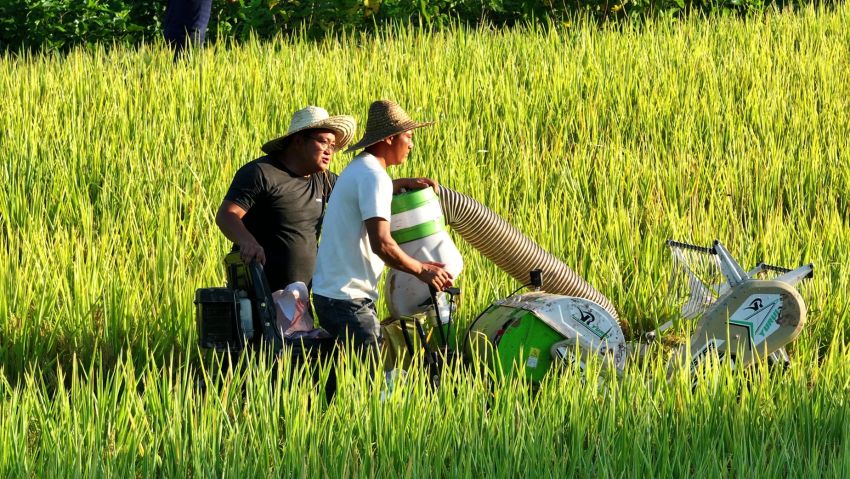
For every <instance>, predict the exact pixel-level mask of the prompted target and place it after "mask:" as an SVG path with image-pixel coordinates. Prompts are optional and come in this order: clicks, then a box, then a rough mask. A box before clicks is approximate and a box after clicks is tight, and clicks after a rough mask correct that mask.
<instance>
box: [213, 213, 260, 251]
mask: <svg viewBox="0 0 850 479" xmlns="http://www.w3.org/2000/svg"><path fill="white" fill-rule="evenodd" d="M215 223H216V224H217V225H218V229H220V230H221V232H222V233H224V236H225V237H226V238H227V239H229V240H230V241H232V242H233V243H235V244H237V245H238V244H242V243H246V242H256V241H257V240H256V238H254V235H252V234H251V232H250V231H248V228H246V227H245V224H244V223H243V222H242V219H241V218H239V216H237V215H236V214H235V213H230V212H219V214H217V215H216V217H215Z"/></svg>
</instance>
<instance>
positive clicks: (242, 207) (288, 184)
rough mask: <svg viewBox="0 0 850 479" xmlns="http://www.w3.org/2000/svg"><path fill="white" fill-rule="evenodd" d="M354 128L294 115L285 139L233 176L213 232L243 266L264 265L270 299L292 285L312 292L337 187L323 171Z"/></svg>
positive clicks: (342, 121) (312, 109)
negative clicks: (321, 241) (325, 218)
mask: <svg viewBox="0 0 850 479" xmlns="http://www.w3.org/2000/svg"><path fill="white" fill-rule="evenodd" d="M356 127H357V124H356V122H355V121H354V118H353V117H351V116H348V115H337V116H330V115H328V112H327V111H325V110H324V109H323V108H319V107H316V106H308V107H306V108H304V109H302V110H298V111H296V112H295V114H294V115H293V116H292V121H291V122H290V124H289V130H288V131H287V132H286V134H284V135H283V136H281V137H279V138H276V139H274V140H271V141H269V142H267V143H266V144H264V145H263V147H262V150H263V152H265V153H266V155H265V156H262V157H260V158H257V159H256V160H254V161H252V162H250V163H248V164H246V165H244V166H242V167H241V168H240V169H239V171H237V172H236V176H235V177H234V178H233V182H232V183H231V185H230V189H229V190H228V191H227V194H226V195H225V197H224V201H222V203H221V206H220V207H219V209H218V213H217V214H216V218H215V220H216V224H217V225H218V227H219V228H220V229H221V231H222V233H224V235H225V236H226V237H227V238H228V239H229V240H231V241H232V242H233V243H234V244H235V245H236V246H238V247H239V250H240V253H241V256H242V259H243V261H245V262H246V263H247V262H250V261H253V260H256V261H259V262H260V263H263V264H265V266H266V267H265V272H266V276H267V277H268V280H269V286H271V288H272V291H274V290H278V289H283V288H285V287H286V286H287V285H289V284H291V283H294V282H296V281H302V282H304V283H305V284H310V281H311V279H312V276H313V267H314V266H315V263H316V249H317V242H318V236H319V231H320V229H321V223H322V215H323V214H324V210H325V205H326V203H327V200H328V196H329V195H330V192H331V189H332V188H333V186H334V183H335V182H336V175H334V174H333V173H328V165H329V164H330V161H331V158H332V156H333V154H334V152H336V151H338V150H339V149H340V148H343V147H344V146H345V145H346V144H348V143H349V142H350V141H351V138H352V136H353V135H354V131H355V129H356Z"/></svg>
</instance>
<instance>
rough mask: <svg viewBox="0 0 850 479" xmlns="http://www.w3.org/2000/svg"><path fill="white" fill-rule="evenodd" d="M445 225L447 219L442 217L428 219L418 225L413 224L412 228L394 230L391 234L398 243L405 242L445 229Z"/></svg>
mask: <svg viewBox="0 0 850 479" xmlns="http://www.w3.org/2000/svg"><path fill="white" fill-rule="evenodd" d="M445 226H446V223H445V221H444V220H443V218H442V217H440V218H439V219H436V220H431V221H427V222H425V223H422V224H418V225H416V226H411V227H410V228H403V229H400V230H398V231H393V232H392V233H391V234H392V237H393V239H394V240H395V241H396V243H398V244H403V243H409V242H411V241H415V240H418V239H420V238H425V237H426V236H431V235H432V234H436V233H439V232H440V231H443V230H444V229H445Z"/></svg>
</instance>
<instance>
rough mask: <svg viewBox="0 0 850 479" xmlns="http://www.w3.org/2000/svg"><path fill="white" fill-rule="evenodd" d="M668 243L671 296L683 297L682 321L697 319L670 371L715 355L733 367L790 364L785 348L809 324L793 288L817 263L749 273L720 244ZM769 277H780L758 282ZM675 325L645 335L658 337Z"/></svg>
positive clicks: (759, 268) (762, 267) (693, 365)
mask: <svg viewBox="0 0 850 479" xmlns="http://www.w3.org/2000/svg"><path fill="white" fill-rule="evenodd" d="M667 245H668V246H669V247H670V250H671V254H672V255H673V262H674V270H673V281H671V285H670V295H671V296H674V297H675V296H677V295H680V294H677V293H684V294H681V296H685V298H686V300H685V302H684V304H683V306H682V309H681V316H682V318H684V319H696V318H699V319H698V321H697V324H696V328H695V330H694V333H693V334H692V336H691V339H690V341H689V342H688V344H685V345H683V346H682V347H681V348H680V349H679V350H678V351H677V353H676V355H675V356H674V358H673V360H672V361H671V363H670V365H671V367H672V366H686V367H691V368H696V367H697V366H698V365H699V363H700V362H702V361H703V359H704V358H705V357H707V356H708V355H709V354H714V353H716V354H717V355H718V356H719V357H720V358H723V359H725V360H729V361H731V362H732V365H733V366H735V367H738V366H747V365H749V364H752V363H753V362H754V361H756V360H757V359H760V360H766V361H769V362H774V363H776V362H778V363H784V364H787V363H788V362H789V361H790V360H789V358H788V355H787V353H786V352H785V346H786V345H787V344H789V343H790V342H791V341H793V340H794V339H796V338H797V336H798V335H799V334H800V331H802V329H803V325H804V324H805V321H806V306H805V303H804V302H803V298H802V297H801V296H800V293H798V292H797V290H796V288H795V286H796V285H797V284H798V283H799V282H800V281H802V280H803V279H806V278H811V277H812V273H813V268H814V267H813V265H811V264H807V265H803V266H800V267H799V268H797V269H793V270H792V269H789V268H781V267H777V266H771V265H768V264H765V263H760V264H759V265H757V266H756V267H755V268H753V269H751V270H750V271H745V270H744V269H743V268H741V266H740V265H739V264H738V262H737V261H735V259H733V258H732V255H731V254H729V252H728V251H727V250H726V248H725V247H724V246H723V245H722V244H721V243H720V242H719V241H715V242H714V245H713V246H712V247H710V248H704V247H700V246H695V245H691V244H687V243H681V242H677V241H672V240H671V241H668V242H667ZM769 273H773V274H775V275H777V276H775V277H774V278H772V279H760V277H761V276H764V275H767V274H769ZM677 290H678V291H677ZM672 324H673V322H672V321H670V322H668V323H666V324H664V325H662V326H661V327H660V328H658V329H657V330H656V331H653V332H651V333H649V334H648V335H647V336H648V337H649V338H654V337H655V336H656V334H657V333H658V332H661V331H664V330H665V329H667V328H669V327H670V326H672ZM688 363H690V364H688Z"/></svg>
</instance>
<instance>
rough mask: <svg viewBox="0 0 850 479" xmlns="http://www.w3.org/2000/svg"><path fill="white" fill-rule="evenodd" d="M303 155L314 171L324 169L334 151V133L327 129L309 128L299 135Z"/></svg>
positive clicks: (328, 164) (329, 162)
mask: <svg viewBox="0 0 850 479" xmlns="http://www.w3.org/2000/svg"><path fill="white" fill-rule="evenodd" d="M301 143H302V144H301V147H302V153H303V157H304V159H305V160H306V162H307V165H308V166H309V167H310V168H311V169H312V167H315V168H316V170H315V171H317V172H318V171H325V170H327V169H328V167H329V166H330V164H331V158H332V157H333V154H334V152H336V135H334V133H333V132H332V131H329V130H310V131H307V132H305V133H304V134H303V135H302V136H301Z"/></svg>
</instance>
